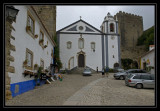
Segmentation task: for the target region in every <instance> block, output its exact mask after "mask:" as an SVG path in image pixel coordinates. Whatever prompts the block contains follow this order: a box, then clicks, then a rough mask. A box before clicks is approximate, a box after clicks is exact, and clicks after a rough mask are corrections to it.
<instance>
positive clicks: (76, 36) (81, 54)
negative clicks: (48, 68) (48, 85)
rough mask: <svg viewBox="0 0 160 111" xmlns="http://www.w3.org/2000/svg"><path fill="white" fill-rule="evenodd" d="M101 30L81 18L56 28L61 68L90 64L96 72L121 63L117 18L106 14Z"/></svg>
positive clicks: (88, 65)
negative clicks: (57, 29)
mask: <svg viewBox="0 0 160 111" xmlns="http://www.w3.org/2000/svg"><path fill="white" fill-rule="evenodd" d="M100 27H101V30H98V29H97V28H95V27H94V26H92V25H90V24H89V23H87V22H85V21H84V20H82V19H80V20H78V21H76V22H74V23H72V24H71V25H69V26H66V27H64V28H62V29H60V30H59V31H57V38H58V41H59V52H60V59H61V62H62V64H63V65H62V66H63V67H62V69H61V70H65V69H66V68H67V69H68V70H72V69H73V68H79V67H84V68H85V67H89V68H91V69H93V70H95V71H96V68H97V67H98V70H99V71H101V70H102V68H104V67H106V66H108V67H109V68H114V67H115V65H116V64H118V65H119V66H121V62H120V59H121V57H120V36H119V34H118V21H117V19H116V20H114V17H113V16H112V15H111V14H110V13H108V14H107V16H106V17H105V18H104V21H103V22H102V25H101V26H100Z"/></svg>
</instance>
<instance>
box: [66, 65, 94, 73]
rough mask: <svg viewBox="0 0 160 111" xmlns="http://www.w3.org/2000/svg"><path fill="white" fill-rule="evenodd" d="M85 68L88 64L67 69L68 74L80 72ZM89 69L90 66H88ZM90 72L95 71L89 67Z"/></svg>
mask: <svg viewBox="0 0 160 111" xmlns="http://www.w3.org/2000/svg"><path fill="white" fill-rule="evenodd" d="M85 68H89V67H88V66H86V67H74V68H73V69H71V70H69V71H68V73H69V74H82V73H83V71H84V69H85ZM90 69H91V68H90ZM91 72H92V73H96V71H95V70H93V69H91Z"/></svg>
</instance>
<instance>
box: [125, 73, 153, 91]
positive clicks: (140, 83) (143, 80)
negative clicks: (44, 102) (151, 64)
mask: <svg viewBox="0 0 160 111" xmlns="http://www.w3.org/2000/svg"><path fill="white" fill-rule="evenodd" d="M125 84H126V85H127V86H132V87H136V88H138V89H141V88H155V75H154V74H149V73H141V74H131V75H129V76H128V77H126V79H125Z"/></svg>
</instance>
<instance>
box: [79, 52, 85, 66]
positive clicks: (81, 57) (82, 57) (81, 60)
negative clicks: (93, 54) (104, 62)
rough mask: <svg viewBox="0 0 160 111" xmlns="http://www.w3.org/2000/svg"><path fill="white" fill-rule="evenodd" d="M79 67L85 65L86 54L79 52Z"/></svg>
mask: <svg viewBox="0 0 160 111" xmlns="http://www.w3.org/2000/svg"><path fill="white" fill-rule="evenodd" d="M78 67H84V55H83V54H79V56H78Z"/></svg>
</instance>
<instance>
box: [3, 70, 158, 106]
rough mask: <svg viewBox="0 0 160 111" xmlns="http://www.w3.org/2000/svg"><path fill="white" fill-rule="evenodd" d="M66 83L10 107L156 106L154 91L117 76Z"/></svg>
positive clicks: (34, 92)
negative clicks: (138, 87) (126, 81)
mask: <svg viewBox="0 0 160 111" xmlns="http://www.w3.org/2000/svg"><path fill="white" fill-rule="evenodd" d="M63 77H64V79H63V81H55V82H52V84H45V85H43V86H41V87H39V88H37V89H34V90H32V91H28V92H26V93H24V94H22V95H19V96H17V97H15V98H13V100H10V101H8V102H7V103H6V105H8V106H154V105H155V90H154V89H136V88H132V87H127V86H125V83H124V80H115V79H114V78H113V74H112V73H110V74H109V77H108V78H107V77H102V75H101V74H93V75H92V76H88V77H85V76H82V75H79V74H71V75H63Z"/></svg>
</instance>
